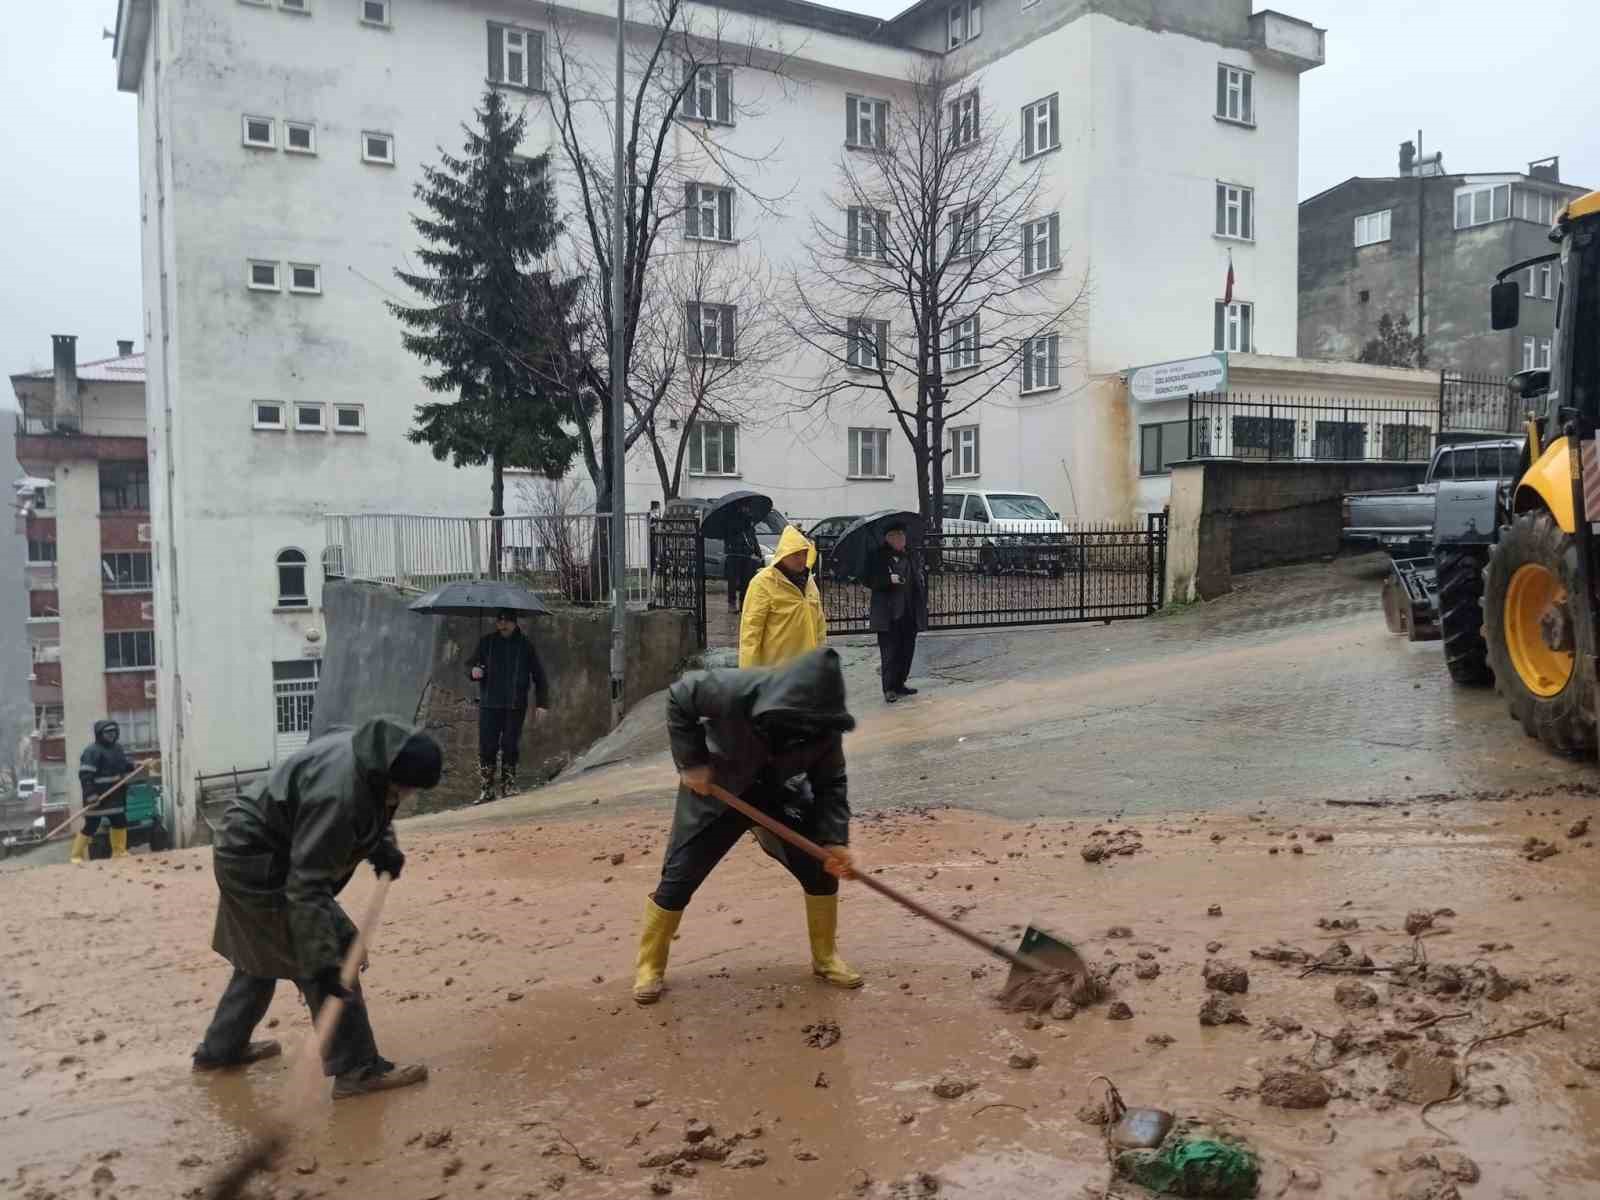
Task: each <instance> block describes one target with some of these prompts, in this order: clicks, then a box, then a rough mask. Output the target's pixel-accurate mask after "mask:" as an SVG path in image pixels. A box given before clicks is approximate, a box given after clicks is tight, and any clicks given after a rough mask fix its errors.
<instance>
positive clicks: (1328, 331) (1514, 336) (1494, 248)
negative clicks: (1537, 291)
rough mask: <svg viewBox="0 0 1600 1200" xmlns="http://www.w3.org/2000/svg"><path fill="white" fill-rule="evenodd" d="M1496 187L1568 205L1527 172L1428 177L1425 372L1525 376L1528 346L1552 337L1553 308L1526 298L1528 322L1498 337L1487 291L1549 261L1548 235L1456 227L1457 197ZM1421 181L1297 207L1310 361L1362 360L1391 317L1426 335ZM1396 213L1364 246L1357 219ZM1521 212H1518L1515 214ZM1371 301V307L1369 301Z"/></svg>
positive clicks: (1528, 227) (1569, 191)
mask: <svg viewBox="0 0 1600 1200" xmlns="http://www.w3.org/2000/svg"><path fill="white" fill-rule="evenodd" d="M1491 178H1493V179H1496V180H1502V181H1509V182H1511V183H1512V185H1513V187H1514V188H1515V187H1521V186H1532V187H1538V188H1540V189H1541V190H1543V191H1545V192H1556V191H1559V192H1560V193H1561V194H1562V195H1563V196H1569V195H1575V194H1579V192H1580V191H1581V189H1576V188H1573V187H1570V186H1569V187H1565V188H1559V189H1558V188H1554V187H1552V186H1551V185H1550V184H1548V183H1546V182H1544V181H1532V182H1530V181H1528V180H1527V179H1526V177H1524V176H1520V175H1505V176H1494V177H1488V176H1483V177H1480V176H1463V175H1443V176H1435V177H1430V178H1424V179H1423V180H1422V181H1421V186H1422V189H1423V209H1422V214H1421V223H1422V228H1423V232H1424V234H1425V238H1424V243H1423V246H1424V253H1423V269H1424V277H1423V285H1424V301H1425V304H1424V309H1425V312H1424V319H1423V323H1422V330H1423V332H1424V334H1425V337H1426V340H1427V341H1426V352H1427V356H1428V364H1429V365H1430V366H1433V367H1439V368H1444V369H1448V370H1456V371H1467V372H1473V373H1482V374H1489V375H1508V374H1510V373H1511V372H1513V371H1517V370H1520V369H1521V367H1522V339H1523V338H1524V337H1530V336H1531V337H1536V338H1549V337H1551V336H1552V334H1553V331H1554V329H1555V302H1554V301H1553V300H1543V299H1537V298H1530V297H1527V296H1524V297H1523V301H1522V323H1521V326H1520V327H1519V328H1517V329H1514V330H1502V331H1499V332H1496V331H1494V330H1491V329H1490V328H1489V286H1490V284H1492V283H1493V282H1494V277H1495V274H1496V272H1498V271H1501V270H1503V269H1504V268H1506V267H1509V266H1510V265H1511V264H1512V263H1514V262H1521V261H1522V260H1524V259H1528V258H1533V257H1535V256H1537V255H1540V254H1548V253H1549V252H1550V251H1551V250H1552V249H1553V247H1552V246H1551V245H1550V242H1549V239H1548V238H1547V237H1546V233H1547V231H1548V226H1546V225H1544V224H1542V223H1537V222H1533V221H1525V220H1520V219H1517V218H1515V217H1513V218H1511V219H1508V220H1500V221H1494V222H1491V223H1489V224H1487V225H1477V226H1473V227H1471V228H1467V229H1456V228H1455V196H1456V192H1457V191H1458V190H1459V189H1461V188H1463V187H1467V186H1470V185H1471V184H1473V183H1475V182H1477V181H1479V180H1482V181H1484V182H1487V181H1489V180H1490V179H1491ZM1417 193H1418V180H1416V179H1415V178H1377V179H1351V180H1348V181H1346V182H1345V183H1342V184H1339V185H1338V186H1337V187H1334V188H1331V189H1329V190H1328V191H1326V192H1323V193H1322V194H1320V195H1318V196H1313V197H1312V198H1311V199H1309V200H1307V201H1306V202H1305V203H1303V204H1302V205H1301V206H1300V304H1299V308H1300V315H1299V323H1300V329H1299V352H1300V354H1301V355H1303V356H1305V357H1307V358H1327V359H1338V360H1343V361H1346V362H1353V361H1354V360H1355V358H1356V356H1357V355H1359V354H1360V352H1361V347H1362V346H1363V345H1364V344H1365V343H1366V342H1367V341H1368V340H1370V339H1371V338H1374V337H1376V336H1377V332H1378V320H1379V318H1380V317H1381V316H1382V315H1383V314H1384V313H1389V314H1390V315H1392V316H1396V317H1399V316H1407V317H1410V318H1411V324H1412V331H1413V332H1416V329H1417V228H1418V219H1419V218H1418V202H1417ZM1384 209H1388V210H1389V212H1390V238H1389V240H1388V241H1387V242H1378V243H1376V244H1374V245H1370V246H1359V247H1358V246H1356V244H1355V219H1356V217H1358V216H1362V215H1364V214H1367V213H1373V212H1380V211H1382V210H1384ZM1513 211H1515V210H1514V209H1513ZM1363 293H1364V294H1365V296H1366V298H1365V299H1363V298H1362V297H1363Z"/></svg>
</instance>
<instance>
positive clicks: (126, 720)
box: [110, 708, 161, 750]
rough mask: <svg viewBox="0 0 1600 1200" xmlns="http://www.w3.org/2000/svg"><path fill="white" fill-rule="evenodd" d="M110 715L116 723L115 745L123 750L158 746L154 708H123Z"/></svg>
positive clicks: (149, 748) (155, 747) (152, 748)
mask: <svg viewBox="0 0 1600 1200" xmlns="http://www.w3.org/2000/svg"><path fill="white" fill-rule="evenodd" d="M110 715H111V719H112V720H113V721H115V722H116V723H117V735H118V736H117V745H119V746H121V747H122V748H123V749H124V750H155V749H157V748H158V747H159V746H160V744H161V743H160V739H159V737H158V736H157V734H156V710H155V709H153V708H140V709H125V710H123V711H121V712H113V713H111V714H110Z"/></svg>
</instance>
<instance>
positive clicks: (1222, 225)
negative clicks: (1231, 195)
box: [1217, 183, 1228, 234]
mask: <svg viewBox="0 0 1600 1200" xmlns="http://www.w3.org/2000/svg"><path fill="white" fill-rule="evenodd" d="M1217 232H1218V233H1221V234H1225V233H1227V232H1228V189H1227V188H1225V187H1224V186H1223V185H1222V184H1220V183H1219V184H1217Z"/></svg>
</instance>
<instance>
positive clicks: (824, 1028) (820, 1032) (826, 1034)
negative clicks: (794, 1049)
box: [800, 1021, 841, 1050]
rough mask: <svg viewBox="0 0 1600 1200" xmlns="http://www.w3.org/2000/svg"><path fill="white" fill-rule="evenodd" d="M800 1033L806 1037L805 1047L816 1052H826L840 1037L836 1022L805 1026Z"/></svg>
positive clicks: (819, 1022) (820, 1022) (818, 1022)
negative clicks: (809, 1047)
mask: <svg viewBox="0 0 1600 1200" xmlns="http://www.w3.org/2000/svg"><path fill="white" fill-rule="evenodd" d="M800 1032H801V1033H803V1034H805V1035H806V1045H808V1046H813V1047H815V1048H816V1049H818V1050H826V1049H827V1048H828V1047H829V1046H831V1045H833V1044H834V1043H835V1042H837V1041H838V1040H839V1038H840V1036H841V1034H840V1032H839V1025H838V1022H836V1021H817V1022H816V1023H815V1024H811V1025H807V1026H805V1027H804V1028H803V1029H801V1031H800Z"/></svg>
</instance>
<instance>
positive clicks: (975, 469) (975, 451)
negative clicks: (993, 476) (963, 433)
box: [967, 425, 983, 475]
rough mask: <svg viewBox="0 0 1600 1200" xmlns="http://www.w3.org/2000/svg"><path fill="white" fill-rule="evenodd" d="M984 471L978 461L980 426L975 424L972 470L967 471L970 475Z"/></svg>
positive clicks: (973, 428)
mask: <svg viewBox="0 0 1600 1200" xmlns="http://www.w3.org/2000/svg"><path fill="white" fill-rule="evenodd" d="M982 472H983V468H982V466H981V465H980V464H979V462H978V427H977V426H976V425H974V426H973V427H972V470H971V471H969V472H967V473H968V474H969V475H979V474H982Z"/></svg>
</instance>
